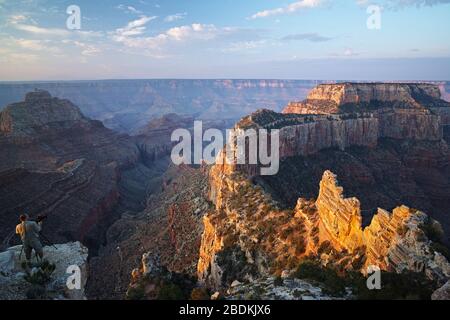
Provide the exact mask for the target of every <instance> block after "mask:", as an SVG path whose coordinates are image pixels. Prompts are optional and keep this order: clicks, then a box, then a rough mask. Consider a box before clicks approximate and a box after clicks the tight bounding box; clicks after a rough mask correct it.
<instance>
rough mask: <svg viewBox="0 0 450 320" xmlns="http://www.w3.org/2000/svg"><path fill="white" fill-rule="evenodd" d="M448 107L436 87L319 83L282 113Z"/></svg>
mask: <svg viewBox="0 0 450 320" xmlns="http://www.w3.org/2000/svg"><path fill="white" fill-rule="evenodd" d="M439 107H450V103H449V102H446V101H444V100H442V99H441V91H440V89H439V87H438V86H437V85H434V84H428V83H339V84H321V85H318V86H317V87H316V88H314V89H313V90H312V91H311V92H310V93H309V94H308V97H307V98H306V100H304V101H301V102H291V103H289V104H288V106H287V107H286V108H285V109H284V110H283V113H298V114H305V113H306V114H311V113H314V114H331V113H347V112H362V111H375V110H379V109H382V108H399V109H424V108H425V109H429V108H439Z"/></svg>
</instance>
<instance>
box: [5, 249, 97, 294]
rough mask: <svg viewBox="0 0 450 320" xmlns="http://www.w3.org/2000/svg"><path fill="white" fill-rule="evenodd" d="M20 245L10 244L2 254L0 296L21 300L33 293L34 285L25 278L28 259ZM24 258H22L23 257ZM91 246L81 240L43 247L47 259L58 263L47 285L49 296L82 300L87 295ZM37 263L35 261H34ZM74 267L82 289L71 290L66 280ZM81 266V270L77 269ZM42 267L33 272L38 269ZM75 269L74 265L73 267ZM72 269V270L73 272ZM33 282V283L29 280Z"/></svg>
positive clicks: (55, 264)
mask: <svg viewBox="0 0 450 320" xmlns="http://www.w3.org/2000/svg"><path fill="white" fill-rule="evenodd" d="M21 248H22V247H21V246H16V247H11V248H9V249H8V250H7V251H4V252H1V253H0V287H1V290H0V299H1V300H22V299H27V298H29V297H27V294H28V296H30V292H31V290H33V288H34V287H35V284H34V283H33V282H32V281H31V280H30V279H28V278H27V277H26V275H27V274H26V269H24V268H23V267H22V262H23V261H24V260H25V257H24V254H23V253H22V254H21ZM20 257H21V259H20ZM87 258H88V249H87V248H86V247H84V246H83V245H82V244H80V243H79V242H71V243H65V244H56V245H55V246H54V247H53V246H48V247H44V259H45V260H47V261H48V262H49V263H50V264H53V265H54V266H55V269H54V271H53V272H52V273H51V274H50V279H49V280H48V283H47V284H46V286H45V291H46V292H45V295H46V298H47V299H69V300H82V299H86V297H85V292H84V289H85V285H86V281H87V273H88V262H87ZM33 263H35V261H33ZM72 266H75V267H77V270H79V271H80V281H81V282H80V289H76V288H73V289H70V288H69V287H68V286H67V282H68V280H70V279H69V277H70V276H71V275H72V273H68V270H71V269H70V268H69V267H72ZM78 268H79V269H78ZM38 269H39V267H36V268H33V269H32V270H31V271H30V273H31V274H32V273H33V272H38V271H39V270H38ZM73 270H75V268H73ZM73 270H72V271H70V272H73ZM30 281H31V282H30Z"/></svg>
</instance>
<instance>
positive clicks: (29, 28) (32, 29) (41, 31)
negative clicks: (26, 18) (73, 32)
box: [14, 23, 69, 36]
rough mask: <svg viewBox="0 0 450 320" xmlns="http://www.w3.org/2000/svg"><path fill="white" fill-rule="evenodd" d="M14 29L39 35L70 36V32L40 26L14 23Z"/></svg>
mask: <svg viewBox="0 0 450 320" xmlns="http://www.w3.org/2000/svg"><path fill="white" fill-rule="evenodd" d="M14 28H16V29H17V30H21V31H25V32H29V33H33V34H38V35H51V36H67V35H68V34H69V31H68V30H65V29H57V28H41V27H38V26H34V25H29V24H21V23H14Z"/></svg>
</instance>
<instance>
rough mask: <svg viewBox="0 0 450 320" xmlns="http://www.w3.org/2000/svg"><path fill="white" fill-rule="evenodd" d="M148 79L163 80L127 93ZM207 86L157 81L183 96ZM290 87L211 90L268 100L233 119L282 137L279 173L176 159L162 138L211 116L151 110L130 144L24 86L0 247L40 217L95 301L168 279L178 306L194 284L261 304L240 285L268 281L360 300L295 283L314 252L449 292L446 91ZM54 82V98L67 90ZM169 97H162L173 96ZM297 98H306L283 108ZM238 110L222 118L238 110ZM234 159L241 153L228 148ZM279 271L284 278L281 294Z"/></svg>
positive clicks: (9, 113)
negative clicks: (177, 291) (82, 254)
mask: <svg viewBox="0 0 450 320" xmlns="http://www.w3.org/2000/svg"><path fill="white" fill-rule="evenodd" d="M124 83H126V82H121V81H118V82H117V83H115V82H112V84H113V86H119V85H123V84H124ZM144 83H147V84H148V83H151V84H152V85H153V86H156V85H157V84H158V82H157V81H150V82H145V81H137V82H136V83H134V84H133V85H134V86H137V87H139V86H141V85H142V84H144ZM205 83H206V82H205V81H200V82H195V81H194V80H192V81H184V82H183V81H172V82H170V81H169V80H167V81H161V82H159V84H158V85H160V86H162V87H163V88H166V89H167V86H168V84H170V87H171V90H175V91H180V92H184V90H187V88H189V90H193V88H196V90H200V89H199V87H201V85H202V84H205ZM299 83H301V82H295V81H292V82H289V81H266V82H261V81H260V82H258V81H256V80H255V81H244V80H242V81H240V80H239V81H238V80H236V81H231V82H227V81H225V80H223V81H222V80H220V81H219V80H217V81H213V80H211V81H209V82H208V86H212V87H219V88H220V90H219V91H216V92H215V93H214V94H212V93H211V95H210V96H209V97H210V98H211V97H212V96H214V97H215V98H214V99H216V98H217V97H218V96H220V95H217V96H216V94H217V92H222V93H223V92H225V91H226V90H230V91H233V92H234V93H233V95H232V96H231V97H228V98H229V99H232V100H233V99H236V100H234V101H235V102H236V103H237V104H239V103H242V101H244V100H245V101H250V100H251V99H254V100H252V104H251V107H249V108H248V109H246V108H242V110H240V111H239V112H245V113H251V112H253V111H254V110H255V109H256V105H261V104H262V105H264V103H263V102H261V101H264V99H269V98H270V97H271V95H276V96H277V97H278V98H277V99H274V101H272V102H271V103H272V104H271V105H269V106H268V107H269V108H270V109H273V110H268V109H261V110H258V111H255V112H253V113H251V114H250V115H248V116H244V117H243V118H242V119H241V120H239V121H238V122H237V123H236V124H235V125H234V128H235V129H238V130H245V129H251V128H253V129H261V128H262V129H268V130H272V129H278V130H279V132H280V158H281V159H280V170H279V172H278V173H277V174H276V175H273V176H264V175H261V174H260V169H261V165H240V164H234V163H232V164H228V163H224V164H215V165H212V166H207V165H200V166H187V165H181V166H175V165H173V164H170V158H169V154H170V151H171V149H172V146H173V144H172V142H171V141H170V134H171V133H172V131H173V130H174V129H176V128H186V129H188V130H192V125H193V121H194V120H196V119H201V118H202V117H204V120H205V121H204V123H203V127H204V129H207V128H219V129H220V130H225V129H226V128H229V127H230V126H232V124H234V123H235V122H234V120H232V119H230V117H221V116H220V112H219V113H217V115H218V118H216V119H207V118H208V117H206V114H207V113H205V114H202V115H200V114H197V113H194V112H181V109H176V110H175V109H172V108H170V110H168V111H170V112H165V111H163V110H159V111H158V112H162V114H163V115H162V117H158V116H157V115H159V113H158V112H155V113H154V114H153V113H152V115H151V116H149V117H147V116H143V117H142V119H141V120H142V121H141V120H139V121H138V122H136V121H135V120H133V121H131V122H133V124H132V125H131V124H130V123H129V122H123V123H122V124H120V125H119V126H123V127H122V129H120V131H122V132H133V134H134V135H128V134H124V133H117V132H116V131H113V130H111V129H110V128H107V127H105V126H104V125H103V124H102V123H101V122H100V121H98V120H91V118H90V115H92V114H95V117H94V118H96V119H98V118H103V117H104V116H105V114H103V115H102V114H101V113H102V112H103V111H101V112H99V113H96V111H95V112H94V111H93V110H92V113H90V112H91V111H90V112H89V113H90V115H89V114H88V115H85V110H83V109H85V108H86V106H83V108H81V107H78V106H77V105H76V104H74V103H72V102H71V101H69V100H67V99H62V98H55V97H52V95H51V94H50V93H49V92H47V91H44V90H35V91H31V92H29V93H28V94H26V95H25V99H24V101H22V102H17V103H12V104H10V105H8V106H6V107H5V108H4V109H3V110H2V111H1V112H0V147H1V150H2V151H5V152H2V154H1V155H0V190H1V192H0V203H1V204H2V206H1V209H0V219H1V227H0V239H1V240H2V241H3V242H2V246H3V248H5V249H6V248H7V247H10V246H11V245H14V244H16V243H17V242H18V239H17V238H14V234H13V233H12V227H11V226H15V224H16V220H17V216H18V214H20V213H22V212H27V213H29V214H30V215H31V216H32V217H34V216H36V215H37V214H38V213H48V215H49V219H48V220H47V221H46V223H45V225H44V231H43V233H44V234H45V236H46V237H48V238H49V239H50V240H51V241H52V242H55V243H69V242H73V241H81V242H82V243H83V245H85V246H86V247H88V248H89V259H88V264H89V268H87V269H88V279H87V283H86V286H85V293H86V296H87V297H88V298H90V299H123V298H124V297H128V298H133V299H134V298H136V299H142V298H149V299H155V298H158V297H159V296H160V293H161V289H164V288H166V287H167V286H169V287H171V288H172V287H173V285H176V286H179V287H180V288H181V292H182V294H183V297H185V298H186V297H189V295H190V293H191V290H193V291H192V292H194V291H195V290H196V289H197V290H200V291H202V290H206V291H204V292H210V293H213V292H215V291H218V292H219V293H218V295H220V296H225V297H226V298H229V299H234V298H238V297H241V298H249V297H253V298H255V296H253V295H249V292H250V291H252V292H253V293H254V292H255V291H258V290H259V289H258V288H259V287H261V286H266V287H270V289H268V290H267V292H266V293H267V297H272V296H273V295H276V296H277V297H278V296H279V297H281V298H282V297H285V298H298V297H297V296H296V293H295V290H296V289H295V288H296V287H301V288H302V290H304V291H305V293H304V294H302V298H305V299H307V298H311V297H314V299H334V298H338V299H351V298H354V297H353V296H352V294H347V295H344V296H339V297H336V296H333V295H330V294H329V293H326V292H325V291H324V290H321V289H320V288H319V287H317V285H316V284H314V283H312V282H308V281H306V282H305V281H304V280H302V279H293V278H292V275H293V274H294V273H295V270H296V268H297V267H298V266H299V265H300V264H301V263H302V261H305V260H309V259H314V260H317V261H318V262H319V263H320V264H321V265H322V266H323V267H326V268H330V269H333V270H337V272H338V273H339V274H340V275H341V276H342V277H346V274H348V273H351V272H357V273H361V274H363V275H365V274H366V273H367V268H368V267H369V266H373V265H375V266H378V267H379V268H380V269H381V270H383V271H385V272H391V273H394V274H397V273H400V274H401V273H405V272H413V273H414V274H423V275H425V276H426V278H427V279H429V280H430V281H432V282H433V283H435V285H436V289H437V286H440V287H442V288H444V287H445V286H444V285H445V282H446V281H447V280H448V279H449V277H450V267H449V263H448V261H447V258H448V255H447V253H446V251H445V249H444V248H445V245H446V244H448V242H449V239H448V235H449V234H450V219H449V214H450V212H449V211H448V208H450V180H449V178H450V151H449V148H448V141H449V138H450V135H449V129H448V128H449V125H450V116H449V115H450V112H449V110H450V103H448V102H446V101H445V100H442V99H441V92H443V89H442V86H441V87H438V86H436V85H433V84H418V83H414V84H399V83H395V84H394V83H388V84H367V83H336V84H328V85H325V84H321V85H319V86H318V87H317V88H316V89H313V90H312V91H311V93H310V94H309V95H307V94H306V92H307V91H309V89H305V88H303V87H302V88H303V89H299V87H298V85H299ZM100 84H102V85H100ZM288 84H289V85H288ZM33 85H34V84H27V85H26V86H24V87H23V88H21V89H20V90H24V88H28V87H29V86H33ZM48 85H49V86H51V87H52V88H53V89H52V90H57V89H58V87H59V88H60V89H61V88H64V86H68V87H71V86H74V83H63V84H56V83H55V84H48ZM77 85H78V84H77ZM90 85H91V86H93V88H92V90H93V92H96V90H100V88H103V89H105V87H102V86H103V85H105V84H104V83H103V82H95V83H94V84H92V83H90ZM302 85H304V84H302ZM80 86H81V87H83V86H88V83H85V84H82V85H80ZM180 86H181V87H180ZM308 86H311V88H312V86H313V85H312V82H310V83H309V84H308ZM300 87H301V86H300ZM76 88H77V87H76V86H75V87H72V88H71V89H70V90H73V91H74V92H75V91H76ZM148 88H150V87H148ZM224 88H226V90H225V89H224ZM236 88H238V89H236ZM3 89H4V88H2V87H1V86H0V90H3ZM103 89H102V90H103ZM166 89H164V90H161V91H158V92H163V93H164V94H167V92H173V91H170V90H169V91H167V92H166V91H165V90H166ZM61 90H62V89H61ZM70 90H69V91H70ZM105 90H106V89H105ZM108 90H109V89H108ZM129 90H131V91H133V92H135V90H136V87H133V89H129ZM152 90H153V89H152ZM152 90H150V89H148V92H153V91H152ZM155 90H156V89H155ZM167 90H168V89H167ZM203 90H204V89H203ZM223 90H225V91H223ZM239 90H242V91H239ZM247 90H248V91H247ZM272 90H273V91H272ZM277 90H278V93H277ZM279 90H281V91H282V92H284V93H286V95H283V94H281V95H280V93H279ZM69 91H67V92H69ZM106 91H107V90H106ZM131 91H130V92H131ZM144 91H145V90H144ZM299 91H300V93H299ZM17 92H18V91H17ZM152 94H154V93H152ZM161 94H162V93H161ZM192 94H193V95H194V94H198V91H193V93H192ZM251 96H253V97H254V98H250V97H251ZM302 96H304V97H306V100H305V101H302V102H291V103H288V101H289V100H295V99H297V98H298V97H302ZM255 97H256V98H255ZM100 98H101V96H100V97H99V99H100ZM86 99H87V97H86ZM123 99H125V98H123ZM201 99H206V98H205V97H202V98H201ZM208 99H209V98H208ZM242 99H244V100H242ZM246 99H247V100H246ZM260 99H261V100H260ZM118 101H119V100H118ZM208 101H210V100H208ZM227 101H228V100H227ZM208 103H209V102H208ZM223 103H224V104H225V103H228V102H226V101H224V102H223ZM280 103H282V104H284V105H286V108H285V109H284V111H283V112H282V113H278V112H275V111H274V110H277V111H282V107H281V106H280ZM137 105H139V104H136V109H135V111H136V112H141V109H140V108H141V107H137ZM156 106H157V105H156V104H155V105H154V106H153V107H156ZM114 108H115V107H114ZM202 108H203V107H202ZM100 109H103V108H100ZM225 109H226V108H225ZM233 110H234V109H233V108H231V109H230V110H229V112H228V113H229V114H232V115H233V116H232V117H231V118H233V117H235V116H237V115H238V113H237V112H236V113H234V112H235V111H233ZM116 111H117V112H120V111H119V109H117V110H116ZM116 111H113V113H114V112H116ZM166 111H167V110H166ZM173 111H176V113H171V112H173ZM247 111H249V112H247ZM127 112H128V111H126V112H125V111H124V113H125V114H126V113H127ZM240 115H241V114H239V116H240ZM113 117H115V116H113ZM104 119H106V118H103V120H104ZM144 120H145V121H144ZM105 122H106V123H107V125H109V126H110V124H111V122H109V124H108V120H106V121H105ZM116 125H118V124H117V123H116V124H114V125H112V126H111V127H115V126H116ZM225 150H226V149H224V150H223V151H222V153H221V154H220V157H224V156H227V154H226V151H225ZM230 150H231V151H232V152H234V154H233V157H235V152H236V148H235V146H234V145H232V146H231V149H230ZM233 157H232V158H233ZM381 208H383V209H381ZM446 256H447V257H446ZM280 276H283V279H284V283H285V284H286V285H284V286H280V287H277V289H275V287H274V282H275V280H276V279H277V277H280ZM149 279H150V280H149ZM197 280H198V281H197ZM155 284H156V285H155ZM157 284H159V285H157ZM161 286H162V287H161ZM163 291H164V290H163ZM441 291H442V290H441ZM202 292H203V291H202ZM253 293H252V294H253ZM436 295H437V294H436ZM436 295H435V296H436ZM216 296H217V295H216Z"/></svg>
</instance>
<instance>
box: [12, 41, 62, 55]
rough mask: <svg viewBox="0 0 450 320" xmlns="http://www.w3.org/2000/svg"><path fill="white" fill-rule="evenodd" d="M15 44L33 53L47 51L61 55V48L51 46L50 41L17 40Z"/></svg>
mask: <svg viewBox="0 0 450 320" xmlns="http://www.w3.org/2000/svg"><path fill="white" fill-rule="evenodd" d="M14 42H15V44H17V45H18V46H19V47H21V48H22V49H26V50H31V51H45V52H50V53H53V54H60V53H61V50H60V48H58V47H56V46H52V45H51V41H49V40H30V39H15V40H14Z"/></svg>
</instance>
